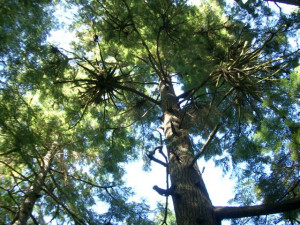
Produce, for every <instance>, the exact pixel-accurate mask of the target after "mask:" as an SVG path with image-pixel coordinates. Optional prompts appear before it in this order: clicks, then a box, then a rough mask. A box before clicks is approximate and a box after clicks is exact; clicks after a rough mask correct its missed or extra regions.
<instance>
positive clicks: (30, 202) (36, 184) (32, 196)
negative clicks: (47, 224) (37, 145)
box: [12, 150, 55, 225]
mask: <svg viewBox="0 0 300 225" xmlns="http://www.w3.org/2000/svg"><path fill="white" fill-rule="evenodd" d="M54 153H55V151H54V150H49V151H48V152H47V154H46V155H45V156H44V157H43V161H42V165H41V166H40V167H41V168H40V170H39V172H38V173H37V176H36V177H35V179H34V181H33V183H32V184H31V185H30V187H29V189H28V191H27V193H26V194H25V199H24V201H23V202H22V204H21V205H20V207H19V211H18V213H17V215H16V218H15V219H14V221H13V222H12V225H26V224H27V220H28V219H29V217H30V216H31V213H32V210H33V207H34V204H35V202H36V201H37V199H38V198H39V197H40V192H41V190H42V187H43V185H44V181H45V179H46V176H47V173H48V171H49V168H50V165H51V161H52V159H53V156H54Z"/></svg>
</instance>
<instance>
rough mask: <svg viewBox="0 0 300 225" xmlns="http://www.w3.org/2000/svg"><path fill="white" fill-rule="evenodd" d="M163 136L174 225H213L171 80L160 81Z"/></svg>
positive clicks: (205, 194) (205, 192)
mask: <svg viewBox="0 0 300 225" xmlns="http://www.w3.org/2000/svg"><path fill="white" fill-rule="evenodd" d="M160 95H161V107H162V111H163V123H164V125H163V126H164V133H165V138H166V145H167V150H168V157H169V165H168V166H169V173H170V179H171V184H172V186H171V188H170V190H169V191H168V193H170V194H171V195H172V199H173V203H174V209H175V214H176V221H177V224H178V225H217V224H219V222H218V220H217V218H216V217H215V214H214V210H213V205H212V203H211V201H210V198H209V196H208V193H207V190H206V187H205V185H204V182H203V180H202V176H201V173H200V171H199V169H198V166H197V164H196V163H195V164H194V165H192V166H191V163H192V161H193V159H194V152H193V149H192V146H191V141H190V137H189V134H188V132H187V130H185V129H183V128H182V127H181V123H182V122H181V121H182V120H183V117H184V112H182V110H181V109H180V107H179V103H178V99H177V97H176V95H175V92H174V88H173V85H172V83H171V81H170V80H169V81H161V82H160Z"/></svg>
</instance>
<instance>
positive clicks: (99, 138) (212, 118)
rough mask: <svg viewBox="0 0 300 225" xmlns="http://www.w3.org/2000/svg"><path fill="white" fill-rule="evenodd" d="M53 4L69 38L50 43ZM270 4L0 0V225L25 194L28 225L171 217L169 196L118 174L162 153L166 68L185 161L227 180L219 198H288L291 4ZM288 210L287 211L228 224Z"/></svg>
mask: <svg viewBox="0 0 300 225" xmlns="http://www.w3.org/2000/svg"><path fill="white" fill-rule="evenodd" d="M58 5H59V6H60V7H65V10H66V12H68V14H69V15H68V16H69V17H70V18H71V19H72V23H71V25H70V27H68V28H66V27H64V29H66V30H67V29H68V30H71V31H72V32H73V34H74V37H73V40H70V46H69V47H66V46H59V45H55V44H54V43H49V41H47V37H49V35H50V33H49V32H50V31H51V30H55V29H58V28H59V27H60V25H59V21H58V20H57V19H55V17H54V14H53V13H54V12H55V9H56V7H58ZM252 5H253V7H252ZM270 5H271V4H270ZM270 5H268V4H267V3H265V2H264V1H248V4H243V3H241V2H240V1H237V3H236V2H234V3H230V4H229V3H226V2H225V1H221V0H209V1H201V3H200V4H199V5H198V6H194V5H190V4H188V3H187V2H186V1H184V0H145V1H142V0H111V1H105V0H78V1H63V2H60V1H46V0H45V1H38V2H37V1H0V13H1V15H2V16H1V19H0V39H1V43H0V223H1V224H18V223H17V222H18V220H20V218H21V217H23V216H24V218H25V216H26V215H25V214H26V213H25V211H26V210H24V212H23V211H22V210H23V207H24V206H26V204H25V203H26V201H25V199H29V200H27V201H30V202H31V203H32V208H30V209H29V208H28V207H27V206H26V207H27V208H26V207H25V208H26V209H27V211H28V212H27V211H26V212H27V214H28V215H27V217H28V218H27V219H26V220H27V221H28V224H51V223H52V224H118V223H120V224H145V225H146V224H147V225H148V224H175V216H176V215H174V212H172V211H170V210H169V209H168V205H162V204H161V203H160V204H158V205H157V209H155V210H153V209H151V208H150V206H149V205H148V204H147V201H144V200H140V201H138V202H135V201H132V198H131V197H132V196H133V195H134V193H133V191H132V190H131V188H129V187H127V186H126V181H125V180H124V179H123V178H124V174H125V172H126V171H125V170H124V168H125V165H126V164H127V163H130V162H133V161H135V160H140V159H144V161H145V162H144V163H145V165H146V167H149V168H150V167H151V163H156V162H158V163H160V164H161V165H163V166H165V165H167V164H168V162H169V159H168V157H169V155H170V153H169V152H167V153H166V152H165V150H163V146H164V145H165V144H166V143H165V139H164V134H163V131H162V129H161V127H162V120H164V118H163V112H162V106H161V101H162V99H161V95H160V83H161V82H162V81H165V80H171V85H172V87H175V88H176V92H177V90H179V89H181V91H180V94H177V100H178V106H179V108H180V110H181V114H180V121H177V123H178V126H179V127H180V128H181V129H182V130H185V131H186V132H188V133H189V135H190V139H191V140H192V142H193V143H192V147H193V151H194V156H195V158H194V160H195V161H196V160H197V159H200V158H204V159H205V160H206V161H207V160H210V159H212V160H214V162H215V164H216V165H217V166H220V167H221V168H223V171H224V174H226V173H231V176H232V178H236V180H238V182H237V184H236V188H235V193H236V195H235V198H234V199H232V200H231V202H230V203H232V204H239V205H243V206H244V205H247V206H248V205H257V204H259V203H265V204H267V203H280V202H283V201H285V200H289V199H294V198H298V197H299V191H300V178H299V167H300V155H299V149H300V129H299V127H300V108H299V107H300V105H299V104H300V102H299V101H300V94H299V93H300V67H299V66H298V62H299V42H298V40H297V35H298V37H299V26H300V23H299V22H300V21H299V18H300V15H299V9H298V8H296V7H295V8H294V11H293V12H290V13H286V14H285V13H284V12H283V9H282V8H281V7H283V5H280V6H279V5H277V6H276V5H274V7H273V8H272V7H271V6H270ZM254 6H255V7H254ZM60 38H64V37H60ZM178 92H179V91H178ZM173 132H174V133H176V130H175V129H174V131H173ZM158 154H160V155H161V156H162V157H161V158H162V159H163V160H159V159H158V158H156V157H157V155H158ZM202 166H205V165H201V167H202ZM165 171H167V172H168V170H166V169H165V168H162V173H164V172H165ZM166 176H167V177H168V174H166ZM141 182H142V181H141ZM37 183H41V184H42V185H40V186H39V187H38V186H37V185H36V184H37ZM166 183H167V184H166V185H167V188H169V187H170V184H169V180H168V178H167V182H166ZM153 185H155V184H153ZM158 192H159V191H158ZM208 192H209V190H208ZM154 194H156V193H155V192H154ZM165 195H167V194H165ZM167 197H168V195H167ZM163 201H164V199H163V198H162V202H163ZM299 221H300V217H299V210H294V211H289V212H285V213H281V214H276V215H271V216H261V217H251V218H243V219H233V220H232V224H283V223H285V224H297V223H299ZM19 224H22V223H19Z"/></svg>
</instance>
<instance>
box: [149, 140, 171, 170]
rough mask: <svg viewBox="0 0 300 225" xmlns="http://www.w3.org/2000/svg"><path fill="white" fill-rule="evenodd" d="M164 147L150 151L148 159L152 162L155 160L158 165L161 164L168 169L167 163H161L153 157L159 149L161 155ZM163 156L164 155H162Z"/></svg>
mask: <svg viewBox="0 0 300 225" xmlns="http://www.w3.org/2000/svg"><path fill="white" fill-rule="evenodd" d="M162 147H163V146H161V145H160V146H157V147H155V148H154V149H153V150H152V151H150V152H149V153H148V154H147V156H148V158H149V159H150V160H153V161H154V162H156V163H158V164H160V165H162V166H164V167H167V166H168V164H167V163H164V162H163V161H161V160H159V159H157V158H155V157H154V156H153V155H154V154H155V152H156V150H158V149H159V151H160V153H161V149H162ZM161 154H162V153H161Z"/></svg>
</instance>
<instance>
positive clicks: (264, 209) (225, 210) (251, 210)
mask: <svg viewBox="0 0 300 225" xmlns="http://www.w3.org/2000/svg"><path fill="white" fill-rule="evenodd" d="M299 208H300V197H297V198H294V199H290V200H286V201H282V202H276V203H270V204H263V205H255V206H244V207H215V208H214V212H215V215H216V216H217V217H218V218H219V219H220V220H222V219H230V218H242V217H252V216H260V215H268V214H275V213H281V212H286V211H291V210H296V209H299Z"/></svg>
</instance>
